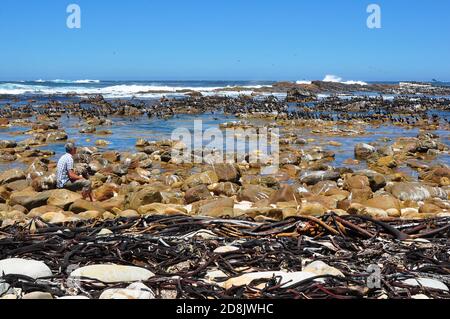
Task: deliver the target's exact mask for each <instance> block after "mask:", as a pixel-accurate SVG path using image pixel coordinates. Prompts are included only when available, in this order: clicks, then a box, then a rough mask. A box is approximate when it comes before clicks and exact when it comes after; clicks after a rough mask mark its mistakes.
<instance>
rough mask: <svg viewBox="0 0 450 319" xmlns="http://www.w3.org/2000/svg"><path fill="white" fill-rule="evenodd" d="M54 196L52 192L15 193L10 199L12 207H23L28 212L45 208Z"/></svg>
mask: <svg viewBox="0 0 450 319" xmlns="http://www.w3.org/2000/svg"><path fill="white" fill-rule="evenodd" d="M51 195H52V191H47V192H42V193H37V192H33V191H22V192H14V193H12V194H11V196H10V198H9V204H10V205H11V206H14V205H21V206H23V207H25V208H26V209H28V210H32V209H33V208H37V207H40V206H44V205H45V204H47V202H48V199H49V198H50V196H51Z"/></svg>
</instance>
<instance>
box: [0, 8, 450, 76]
mask: <svg viewBox="0 0 450 319" xmlns="http://www.w3.org/2000/svg"><path fill="white" fill-rule="evenodd" d="M71 3H76V4H78V5H79V6H80V7H81V10H82V16H81V18H82V20H81V21H82V22H81V23H82V28H81V29H79V30H74V29H72V30H71V29H68V28H67V27H66V19H67V16H68V14H67V13H66V8H67V6H68V5H69V4H71ZM370 3H377V4H379V5H380V6H381V9H382V17H381V18H382V28H381V29H368V28H367V27H366V20H367V17H368V15H369V14H368V13H366V8H367V6H368V5H369V4H370ZM449 15H450V1H448V0H433V1H425V0H414V1H410V0H408V1H407V0H371V1H370V0H369V1H361V0H351V1H346V0H316V1H313V0H310V1H305V0H279V1H275V0H270V1H269V0H267V1H266V0H128V1H119V0H117V1H111V0H70V1H65V0H57V1H55V0H39V1H36V0H1V1H0V41H1V50H0V61H1V62H0V80H27V79H30V80H35V79H86V78H89V79H101V80H107V79H111V80H112V79H117V80H156V79H159V80H169V79H170V80H188V79H192V80H201V79H204V80H213V79H223V80H302V79H322V78H324V76H325V75H326V74H335V75H338V76H340V77H342V78H344V79H346V80H431V79H433V78H436V79H439V80H447V81H450V61H449V57H450V39H449V35H450V21H449V20H450V19H449Z"/></svg>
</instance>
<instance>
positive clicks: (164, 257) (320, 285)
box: [0, 213, 450, 299]
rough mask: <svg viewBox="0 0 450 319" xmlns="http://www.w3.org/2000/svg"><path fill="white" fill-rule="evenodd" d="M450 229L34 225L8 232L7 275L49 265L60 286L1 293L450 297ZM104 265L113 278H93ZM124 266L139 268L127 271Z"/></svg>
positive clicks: (320, 224)
mask: <svg viewBox="0 0 450 319" xmlns="http://www.w3.org/2000/svg"><path fill="white" fill-rule="evenodd" d="M449 222H450V218H436V219H428V220H404V219H402V220H401V219H394V218H391V219H387V220H383V221H381V220H375V219H372V218H370V217H367V216H358V215H348V216H338V215H336V214H333V213H329V214H326V215H324V216H321V217H312V216H298V217H291V218H287V219H285V220H283V221H277V222H271V221H266V222H255V221H254V220H252V219H216V218H207V217H200V216H195V217H191V216H184V215H174V216H147V217H142V218H129V219H126V218H120V219H114V220H106V221H99V220H96V221H93V220H92V221H82V222H80V221H78V222H73V223H66V224H64V225H62V224H59V225H56V224H49V223H46V222H44V221H43V220H41V219H39V218H35V219H33V220H32V221H30V222H29V223H28V224H26V225H23V224H22V225H19V224H15V225H10V226H7V227H4V228H2V229H1V230H0V269H1V268H2V265H4V264H5V263H8V262H9V263H10V264H14V263H15V262H16V263H26V262H27V261H28V262H31V261H39V262H43V263H44V264H45V265H46V266H47V267H48V268H49V269H50V271H51V276H48V275H47V276H46V275H45V274H44V275H42V276H34V275H35V274H30V273H28V274H27V273H26V271H24V272H22V273H20V274H17V273H11V272H10V273H5V271H4V270H3V273H2V275H3V277H2V279H1V280H0V294H1V295H3V298H26V297H27V296H30V297H34V298H36V297H38V298H39V297H41V298H90V299H96V298H102V299H108V298H112V299H116V298H126V299H159V298H162V299H190V298H196V299H219V298H220V299H233V298H245V299H257V298H265V299H270V298H277V299H279V298H288V299H292V298H295V299H297V298H300V299H316V298H320V299H330V298H333V299H334V298H335V299H353V298H370V299H372V298H373V299H386V298H393V299H410V298H414V299H428V298H437V299H440V298H449V297H450V293H449V288H448V287H449V285H450V276H449V275H450V258H449V257H450V245H449V232H450V223H449ZM93 265H96V266H99V265H100V266H102V267H106V268H103V271H92V269H91V270H89V267H92V266H93ZM108 265H109V266H108ZM111 265H120V266H111ZM96 266H94V267H96ZM122 266H132V268H123V269H122V270H123V271H122V270H121V268H117V267H122ZM83 267H84V268H83ZM107 267H112V268H107ZM114 267H116V268H114ZM19 268H20V267H19ZM19 268H16V269H19ZM21 269H23V267H22V268H21ZM83 269H85V271H84V272H83ZM108 270H109V272H110V273H111V272H113V273H114V276H111V275H110V274H108ZM125 270H127V271H125ZM28 271H31V272H32V273H33V271H32V270H30V269H28ZM17 272H20V271H17ZM35 272H36V271H35ZM76 272H78V277H77V276H74V273H76ZM143 272H144V273H143ZM142 274H144V275H143V276H142ZM33 276H34V278H33ZM36 277H38V278H36ZM111 277H114V278H111ZM130 284H131V285H130ZM1 295H0V296H1Z"/></svg>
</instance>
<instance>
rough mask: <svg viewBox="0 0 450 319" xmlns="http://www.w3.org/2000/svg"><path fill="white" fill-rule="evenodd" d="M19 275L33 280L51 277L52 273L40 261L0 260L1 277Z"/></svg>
mask: <svg viewBox="0 0 450 319" xmlns="http://www.w3.org/2000/svg"><path fill="white" fill-rule="evenodd" d="M3 274H5V275H21V276H27V277H30V278H33V279H38V278H44V277H51V276H52V271H51V270H50V268H49V267H48V266H47V265H46V264H44V263H43V262H42V261H37V260H28V259H21V258H10V259H3V260H0V276H1V275H3Z"/></svg>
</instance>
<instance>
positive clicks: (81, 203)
mask: <svg viewBox="0 0 450 319" xmlns="http://www.w3.org/2000/svg"><path fill="white" fill-rule="evenodd" d="M69 211H71V212H73V213H75V214H79V213H82V212H87V211H97V212H101V213H104V212H105V209H104V208H103V207H102V206H101V205H99V204H98V203H96V202H90V201H87V200H84V199H77V200H76V201H74V202H73V204H72V205H70V207H69Z"/></svg>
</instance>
